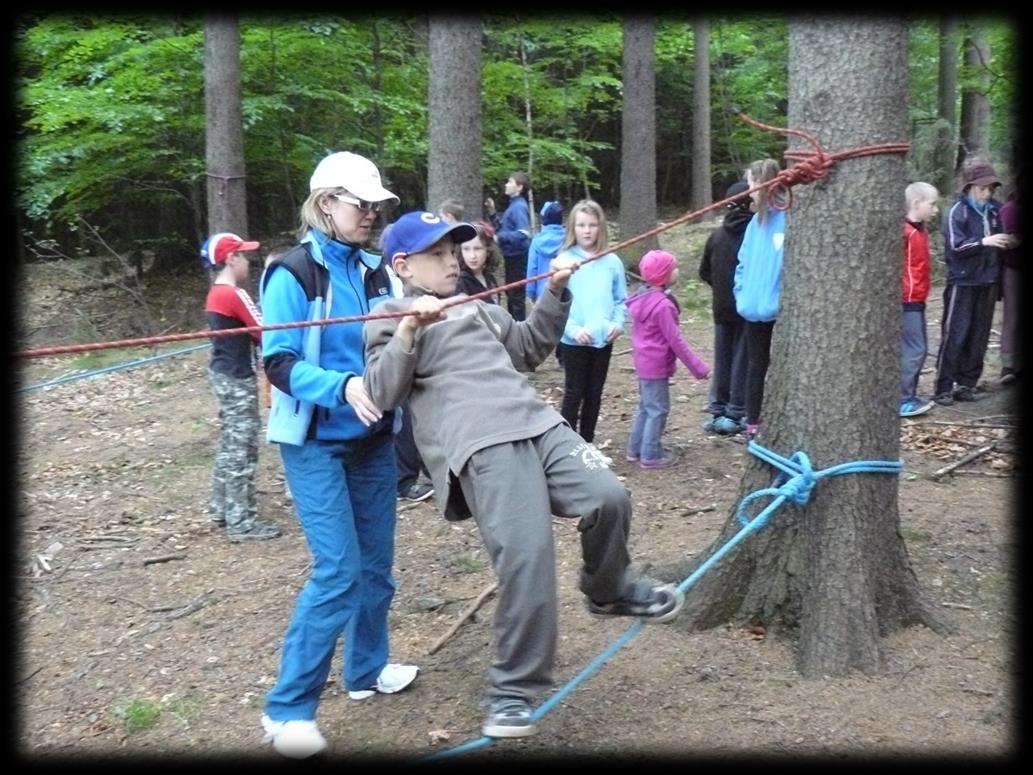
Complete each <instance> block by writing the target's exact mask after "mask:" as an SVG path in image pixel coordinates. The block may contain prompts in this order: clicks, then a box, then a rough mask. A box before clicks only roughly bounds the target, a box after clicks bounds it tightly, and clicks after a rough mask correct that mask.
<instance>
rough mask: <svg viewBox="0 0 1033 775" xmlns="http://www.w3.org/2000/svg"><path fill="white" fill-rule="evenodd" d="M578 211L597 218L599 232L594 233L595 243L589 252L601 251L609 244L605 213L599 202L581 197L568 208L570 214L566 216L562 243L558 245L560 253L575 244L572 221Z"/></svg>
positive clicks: (575, 218) (574, 219) (575, 238)
mask: <svg viewBox="0 0 1033 775" xmlns="http://www.w3.org/2000/svg"><path fill="white" fill-rule="evenodd" d="M578 213H588V214H589V215H593V216H595V217H596V218H597V219H598V220H599V233H598V234H597V235H596V238H595V244H594V245H593V246H592V250H591V251H590V253H591V254H592V255H595V254H597V253H602V252H603V251H604V250H606V246H607V245H608V244H609V243H608V242H607V237H606V213H604V212H603V208H602V207H601V206H600V205H599V203H598V202H596V201H594V200H592V199H582V200H581V201H580V202H578V203H577V204H576V205H574V206H573V207H572V208H570V215H568V216H567V228H566V230H565V231H564V233H563V243H562V244H561V245H560V252H561V253H562V252H563V251H564V250H566V249H567V248H569V247H571V246H573V245H576V244H577V237H576V235H575V234H574V221H576V220H577V216H578Z"/></svg>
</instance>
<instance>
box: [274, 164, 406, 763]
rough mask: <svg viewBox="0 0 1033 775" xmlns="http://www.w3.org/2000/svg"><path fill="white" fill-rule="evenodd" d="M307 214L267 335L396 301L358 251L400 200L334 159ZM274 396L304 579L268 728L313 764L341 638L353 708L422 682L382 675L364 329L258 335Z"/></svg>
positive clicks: (383, 509)
mask: <svg viewBox="0 0 1033 775" xmlns="http://www.w3.org/2000/svg"><path fill="white" fill-rule="evenodd" d="M309 190H310V193H309V196H308V198H307V199H306V200H305V202H304V204H303V205H302V206H301V229H300V231H299V235H298V236H299V241H300V244H298V245H297V246H296V247H294V248H292V249H291V250H289V251H288V252H287V253H286V254H284V255H283V256H282V257H280V258H279V259H277V260H275V261H273V262H271V263H270V265H269V266H268V267H267V268H266V271H265V273H264V275H263V278H262V288H261V297H260V298H261V305H262V313H263V317H264V322H265V323H266V324H267V325H272V324H277V323H288V322H293V321H304V320H320V319H326V318H335V317H346V316H352V315H362V314H365V313H368V312H369V311H370V310H371V309H372V308H373V307H375V306H376V305H377V304H379V303H380V302H381V301H384V300H386V299H388V298H390V297H391V279H390V277H389V275H388V273H387V270H386V269H385V267H384V265H383V264H382V261H381V258H380V256H378V255H376V254H374V253H369V252H367V251H365V250H363V247H362V246H363V245H365V244H366V243H367V242H368V240H369V239H370V236H371V233H372V229H373V225H374V223H375V222H376V219H377V217H378V215H379V213H380V212H381V211H382V209H383V208H384V207H385V206H386V205H387V204H388V203H389V202H395V203H397V202H398V201H399V200H398V197H397V196H395V195H394V194H392V193H391V192H390V191H388V190H387V189H386V188H384V186H383V185H382V183H381V179H380V172H379V171H378V170H377V167H376V166H375V165H374V164H373V163H372V162H371V161H370V160H369V159H366V158H364V157H362V156H359V155H357V154H354V153H350V152H347V151H345V152H339V153H332V154H330V155H329V156H327V157H326V158H325V159H323V160H322V161H321V162H320V163H319V165H318V166H317V167H316V169H315V172H314V173H313V174H312V179H311V180H310V182H309ZM262 356H263V361H264V364H265V371H266V375H267V376H268V378H269V381H270V382H271V383H272V386H273V388H272V406H271V408H270V411H269V427H268V431H267V438H268V440H269V441H270V442H274V443H278V444H279V445H280V454H281V456H282V458H283V466H284V471H285V473H286V475H287V480H288V483H289V484H290V489H291V493H292V494H293V496H294V507H295V510H296V512H297V515H298V519H299V521H300V522H301V527H302V529H303V530H304V531H305V538H306V540H307V542H308V546H309V550H310V551H311V553H312V571H311V574H310V576H309V578H308V581H307V582H306V584H305V586H304V588H303V589H302V591H301V593H300V594H299V596H298V600H297V604H296V607H295V610H294V616H293V618H292V619H291V622H290V625H289V626H288V628H287V633H286V635H285V637H284V644H283V654H282V657H281V662H280V671H279V675H278V678H277V681H276V685H275V686H274V687H273V688H272V690H271V691H270V692H269V694H268V695H267V697H266V706H265V715H264V716H263V717H262V725H263V727H264V729H265V732H266V739H267V740H268V741H271V742H272V743H273V746H274V747H275V748H276V750H277V751H279V752H280V753H282V754H284V755H285V756H290V757H294V758H303V757H306V756H311V755H312V754H316V753H319V752H320V751H322V750H324V749H325V748H326V740H325V739H324V738H323V736H322V734H320V732H319V729H318V727H317V726H316V721H315V717H316V710H317V708H318V705H319V696H320V693H321V692H322V691H323V687H324V685H325V683H326V679H327V677H328V676H329V673H330V663H331V660H332V658H333V654H334V651H335V649H336V647H337V641H338V639H339V638H340V637H341V635H342V634H343V636H344V654H343V665H344V671H343V672H344V688H345V689H346V690H347V692H348V696H349V697H351V698H352V699H355V700H361V699H366V698H368V697H372V696H374V695H375V694H377V693H381V694H392V693H394V692H397V691H400V690H402V689H404V688H405V687H407V686H408V685H409V684H411V683H412V682H413V680H414V679H415V678H416V674H417V672H418V669H417V668H416V667H415V666H414V665H401V664H395V663H389V662H388V661H387V660H388V628H387V611H388V607H389V606H390V604H391V599H392V597H393V595H394V590H395V581H394V578H393V576H392V574H391V565H392V561H393V555H394V536H395V515H396V511H395V509H396V501H395V480H396V477H397V474H396V471H395V451H394V441H393V436H392V424H393V416H392V413H391V412H381V411H380V409H379V408H378V407H377V406H376V404H374V403H373V401H372V400H370V397H369V395H368V394H367V392H366V389H365V388H364V387H363V382H362V375H363V372H364V370H365V356H364V352H363V342H362V326H361V325H359V324H356V323H344V324H336V325H329V326H318V325H315V326H307V327H303V328H288V329H281V330H275V331H266V332H264V334H263V337H262Z"/></svg>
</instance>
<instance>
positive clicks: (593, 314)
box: [558, 245, 628, 348]
mask: <svg viewBox="0 0 1033 775" xmlns="http://www.w3.org/2000/svg"><path fill="white" fill-rule="evenodd" d="M588 256H589V254H588V253H586V252H585V251H583V250H582V249H581V248H579V247H578V246H577V245H574V246H572V247H570V248H568V249H567V250H564V251H563V252H562V253H560V256H558V257H563V258H573V259H576V260H578V261H581V260H583V259H585V258H588ZM567 288H568V289H569V290H570V294H571V296H573V297H574V299H573V301H572V302H571V304H570V314H569V315H567V325H566V328H564V329H563V338H562V339H561V340H560V341H561V342H563V343H564V344H572V345H575V346H577V347H596V348H600V347H606V345H607V342H606V335H607V334H608V333H609V332H610V328H611V327H612V326H616V327H617V328H619V329H620V330H621V331H623V330H624V320H625V318H626V317H627V314H628V310H627V308H626V307H625V305H624V302H625V300H626V299H627V298H628V283H627V280H625V278H624V262H623V261H621V259H620V256H618V255H617V254H616V253H607V254H606V255H605V256H603V257H602V258H597V259H596V260H595V261H590V262H589V263H587V264H585V265H584V266H582V267H580V268H579V269H578V270H577V271H576V272H574V274H572V275H571V276H570V281H569V282H568V283H567ZM579 328H583V329H585V330H586V331H588V333H589V334H590V335H591V336H592V343H591V344H590V345H583V344H581V342H579V341H578V340H577V339H575V338H574V336H575V334H577V330H578V329H579Z"/></svg>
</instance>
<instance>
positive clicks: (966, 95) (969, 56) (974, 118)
mask: <svg viewBox="0 0 1033 775" xmlns="http://www.w3.org/2000/svg"><path fill="white" fill-rule="evenodd" d="M965 70H966V73H965V85H964V87H963V89H962V92H961V145H960V147H959V148H958V164H957V169H961V166H962V165H963V164H964V163H965V161H966V160H967V159H969V158H971V157H973V156H978V157H982V158H984V159H985V158H989V151H990V100H989V98H988V97H987V93H988V92H989V91H990V38H989V36H988V35H987V31H986V27H984V26H983V25H982V24H980V23H978V22H969V24H968V35H967V36H966V38H965Z"/></svg>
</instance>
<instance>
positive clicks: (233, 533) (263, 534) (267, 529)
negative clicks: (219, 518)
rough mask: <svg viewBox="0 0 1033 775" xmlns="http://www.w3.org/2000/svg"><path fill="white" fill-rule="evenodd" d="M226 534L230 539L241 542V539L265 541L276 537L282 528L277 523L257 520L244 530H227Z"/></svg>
mask: <svg viewBox="0 0 1033 775" xmlns="http://www.w3.org/2000/svg"><path fill="white" fill-rule="evenodd" d="M226 535H227V536H229V539H230V541H232V542H233V543H239V542H241V541H264V540H265V539H267V538H276V537H278V536H279V535H280V528H278V527H276V526H275V525H267V524H266V523H265V522H259V521H258V520H255V521H254V522H252V523H251V524H250V525H249V526H248V527H247V528H245V529H244V530H227V531H226Z"/></svg>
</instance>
